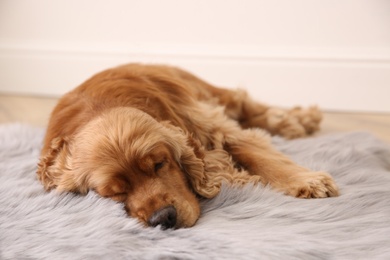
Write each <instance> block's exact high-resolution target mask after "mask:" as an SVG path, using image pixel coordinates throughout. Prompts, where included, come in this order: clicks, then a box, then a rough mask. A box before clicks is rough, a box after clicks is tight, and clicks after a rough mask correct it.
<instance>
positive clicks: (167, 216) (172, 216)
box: [148, 206, 177, 229]
mask: <svg viewBox="0 0 390 260" xmlns="http://www.w3.org/2000/svg"><path fill="white" fill-rule="evenodd" d="M176 217H177V213H176V209H175V207H173V206H168V207H165V208H162V209H159V210H157V211H156V212H154V213H153V215H152V216H151V217H150V218H149V221H148V223H149V225H150V226H152V227H155V226H158V225H161V228H162V229H168V228H172V227H174V226H175V225H176Z"/></svg>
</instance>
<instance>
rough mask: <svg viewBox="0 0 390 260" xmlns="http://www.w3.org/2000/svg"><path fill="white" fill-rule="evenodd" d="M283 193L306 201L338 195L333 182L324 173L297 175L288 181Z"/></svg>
mask: <svg viewBox="0 0 390 260" xmlns="http://www.w3.org/2000/svg"><path fill="white" fill-rule="evenodd" d="M284 192H285V193H286V194H287V195H290V196H294V197H297V198H306V199H308V198H326V197H335V196H338V194H339V192H338V188H337V185H336V183H335V181H334V180H333V178H332V177H331V176H330V175H329V174H328V173H326V172H303V173H298V174H296V175H294V176H292V177H291V178H290V179H289V180H288V182H287V187H285V189H284Z"/></svg>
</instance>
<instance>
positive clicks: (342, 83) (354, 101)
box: [0, 45, 390, 112]
mask: <svg viewBox="0 0 390 260" xmlns="http://www.w3.org/2000/svg"><path fill="white" fill-rule="evenodd" d="M389 53H390V52H389V50H379V51H376V52H373V51H372V50H365V51H362V50H350V49H348V50H343V49H337V50H335V49H333V50H331V49H325V50H307V49H305V48H298V49H291V48H289V49H286V48H263V47H262V48H258V47H253V46H222V47H218V46H214V47H212V46H211V47H210V46H126V47H125V48H124V47H123V46H121V47H120V46H119V47H118V46H116V47H115V46H114V47H113V46H110V47H103V46H95V47H91V46H87V45H85V46H81V47H80V46H74V47H71V46H56V47H52V46H43V45H40V46H31V45H30V46H4V45H3V46H1V45H0V82H1V85H0V92H3V93H13V94H31V95H45V96H60V95H62V94H64V93H65V92H67V91H69V90H71V89H72V88H74V87H75V86H77V85H79V84H80V83H82V82H83V81H84V80H86V79H87V78H88V77H90V76H91V75H93V74H94V73H96V72H98V71H100V70H103V69H105V68H108V67H111V66H116V65H119V64H122V63H128V62H147V63H167V64H171V65H175V66H180V67H183V68H185V69H187V70H189V71H191V72H193V73H194V74H196V75H198V76H200V77H202V78H204V79H206V80H207V81H209V82H210V83H213V84H216V85H219V86H224V87H229V88H237V87H239V88H244V89H247V90H248V92H249V93H250V94H251V95H252V96H254V97H255V99H258V100H260V101H263V102H266V103H270V104H275V105H279V106H293V105H295V104H300V105H311V104H317V105H319V106H321V107H322V108H325V109H328V110H344V111H367V112H390V102H389V101H388V100H389V96H390V55H389Z"/></svg>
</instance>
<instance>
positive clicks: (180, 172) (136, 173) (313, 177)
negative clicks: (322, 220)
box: [37, 64, 338, 228]
mask: <svg viewBox="0 0 390 260" xmlns="http://www.w3.org/2000/svg"><path fill="white" fill-rule="evenodd" d="M320 121H321V113H320V112H319V111H318V110H317V109H316V108H310V109H306V110H304V109H300V108H295V109H291V110H283V109H279V108H274V107H269V106H266V105H264V104H260V103H257V102H255V101H253V100H251V99H250V98H249V97H248V96H247V94H246V93H245V92H243V91H233V90H227V89H222V88H217V87H215V86H212V85H210V84H208V83H206V82H204V81H203V80H201V79H199V78H197V77H195V76H194V75H192V74H190V73H188V72H185V71H183V70H180V69H178V68H173V67H168V66H151V65H150V66H147V65H140V64H129V65H125V66H120V67H117V68H113V69H109V70H106V71H103V72H101V73H99V74H97V75H95V76H93V77H92V78H90V79H89V80H87V81H86V82H84V83H83V84H82V85H81V86H79V87H78V88H76V89H75V90H73V91H71V92H70V93H68V94H66V95H65V96H63V97H62V98H61V99H60V101H59V103H58V105H57V106H56V108H55V109H54V111H53V113H52V115H51V119H50V122H49V126H48V129H47V133H46V137H45V141H44V146H43V149H42V154H41V159H40V162H39V165H38V171H37V174H38V177H39V179H40V180H41V182H42V183H43V185H44V186H45V188H46V189H47V190H50V189H53V188H55V189H57V190H58V191H71V192H80V193H83V194H85V193H87V192H88V191H89V190H94V191H96V192H97V193H98V194H100V195H101V196H103V197H108V198H112V199H114V200H116V201H121V202H123V203H124V204H125V209H126V211H127V212H128V214H129V215H130V216H133V217H136V218H138V219H139V220H141V221H142V222H143V223H145V224H146V225H149V226H157V225H161V226H162V228H179V227H190V226H193V225H194V224H195V223H196V221H197V219H198V218H199V215H200V208H199V202H198V199H199V197H205V198H212V197H214V196H216V195H217V194H218V192H219V190H220V187H221V183H223V182H227V183H230V184H238V185H242V184H245V183H248V182H254V183H258V182H260V183H262V184H264V185H267V184H269V185H271V186H272V187H273V188H275V189H276V190H278V191H281V192H283V193H285V194H287V195H291V196H295V197H301V198H322V197H328V196H336V195H337V194H338V190H337V187H336V185H335V183H334V181H333V180H332V178H331V177H330V175H329V174H327V173H325V172H312V171H310V170H308V169H306V168H303V167H301V166H298V165H297V164H295V163H294V162H292V161H291V160H290V159H288V158H287V157H286V156H285V155H283V154H281V153H280V152H278V151H276V150H275V149H274V148H273V147H272V145H271V144H270V137H269V134H268V133H266V131H268V132H269V133H271V134H273V135H281V136H283V137H286V138H295V137H302V136H305V135H307V134H311V133H312V132H314V131H316V130H317V129H318V125H319V123H320ZM264 130H266V131H264Z"/></svg>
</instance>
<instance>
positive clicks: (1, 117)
mask: <svg viewBox="0 0 390 260" xmlns="http://www.w3.org/2000/svg"><path fill="white" fill-rule="evenodd" d="M56 103H57V99H55V98H44V97H27V96H12V95H1V94H0V124H3V123H9V122H24V123H28V124H31V125H34V126H42V127H44V126H46V125H47V122H48V119H49V115H50V112H51V111H52V109H53V107H54V106H55V104H56ZM347 131H368V132H371V133H373V134H374V135H376V136H377V137H378V138H380V139H382V140H384V141H386V142H388V143H390V114H368V113H342V112H324V120H323V123H322V130H321V131H320V132H319V133H318V134H326V133H333V132H347Z"/></svg>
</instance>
